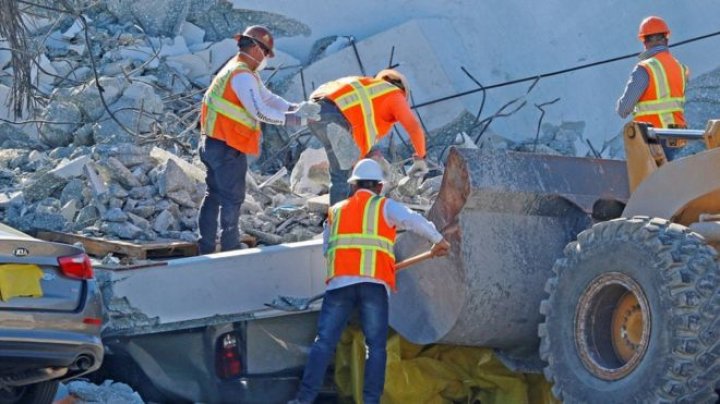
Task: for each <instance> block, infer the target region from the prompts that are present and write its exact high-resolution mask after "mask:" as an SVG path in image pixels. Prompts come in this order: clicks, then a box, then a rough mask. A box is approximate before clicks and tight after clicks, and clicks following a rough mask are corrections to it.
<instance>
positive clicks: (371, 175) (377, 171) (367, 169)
mask: <svg viewBox="0 0 720 404" xmlns="http://www.w3.org/2000/svg"><path fill="white" fill-rule="evenodd" d="M359 180H366V181H378V182H382V181H383V172H382V168H380V164H378V163H377V161H375V160H373V159H362V160H360V161H358V162H357V164H355V168H353V172H352V176H351V177H350V178H349V179H348V181H347V182H348V183H350V184H354V183H355V182H356V181H359Z"/></svg>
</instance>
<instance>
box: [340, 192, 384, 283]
mask: <svg viewBox="0 0 720 404" xmlns="http://www.w3.org/2000/svg"><path fill="white" fill-rule="evenodd" d="M386 200H387V199H386V198H384V197H381V196H377V195H375V194H373V193H372V192H366V191H359V192H356V193H355V194H354V195H353V196H351V197H350V198H348V199H346V200H344V201H342V202H339V203H336V204H335V205H334V206H332V207H331V208H330V212H329V215H328V225H329V226H330V237H329V239H328V250H327V279H326V282H329V281H330V279H332V278H334V277H336V276H367V277H372V278H375V279H379V280H381V281H383V282H385V283H386V284H387V285H388V286H390V287H391V288H392V289H393V290H395V254H394V253H393V246H394V245H395V227H391V226H390V225H389V224H388V223H387V222H386V221H385V216H384V215H383V209H384V208H385V202H386Z"/></svg>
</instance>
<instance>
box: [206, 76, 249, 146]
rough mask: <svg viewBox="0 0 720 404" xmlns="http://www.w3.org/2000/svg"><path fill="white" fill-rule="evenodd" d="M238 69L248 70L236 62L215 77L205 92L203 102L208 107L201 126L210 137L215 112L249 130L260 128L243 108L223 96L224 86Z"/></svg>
mask: <svg viewBox="0 0 720 404" xmlns="http://www.w3.org/2000/svg"><path fill="white" fill-rule="evenodd" d="M238 71H248V72H249V71H250V69H248V67H247V65H245V64H244V63H240V64H238V66H237V67H235V68H234V69H226V70H225V71H224V72H223V74H222V76H219V77H217V79H216V80H217V81H216V82H214V83H213V85H212V88H211V89H210V91H208V92H206V93H205V96H204V97H203V103H204V104H205V106H207V109H208V112H207V116H206V117H205V124H204V125H203V127H204V128H205V132H206V133H205V134H206V135H208V136H210V137H212V135H213V133H214V130H215V121H216V120H217V114H221V115H223V116H225V117H227V118H229V119H231V120H233V121H234V122H237V123H239V124H241V125H243V126H245V127H247V128H248V129H250V130H253V131H256V130H259V129H260V123H259V122H258V121H257V120H256V119H255V117H253V116H252V115H250V113H249V112H247V110H246V109H245V108H243V107H241V106H239V105H235V104H233V103H232V102H230V101H228V100H226V99H225V98H224V97H223V94H224V93H225V87H226V86H227V85H228V84H229V83H230V79H231V77H232V76H233V74H234V73H235V72H238Z"/></svg>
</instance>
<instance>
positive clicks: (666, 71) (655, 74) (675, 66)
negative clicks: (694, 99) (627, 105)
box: [633, 51, 687, 128]
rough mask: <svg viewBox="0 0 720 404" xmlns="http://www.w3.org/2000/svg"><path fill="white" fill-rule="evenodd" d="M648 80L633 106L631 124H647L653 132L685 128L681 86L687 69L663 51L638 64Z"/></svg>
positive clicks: (683, 97) (683, 91) (683, 93)
mask: <svg viewBox="0 0 720 404" xmlns="http://www.w3.org/2000/svg"><path fill="white" fill-rule="evenodd" d="M639 65H640V66H642V67H643V68H644V69H645V70H646V71H647V73H648V77H649V78H650V80H649V82H648V86H647V88H646V89H645V92H644V93H643V94H642V96H641V97H640V100H639V101H638V103H637V104H636V105H635V110H634V112H633V117H634V119H633V120H634V121H635V122H647V123H650V124H651V125H652V126H653V127H656V128H667V127H670V125H674V126H677V127H683V128H684V127H685V115H684V114H683V110H684V108H685V82H686V78H687V67H685V66H684V65H683V64H681V63H680V62H678V61H677V60H676V59H675V58H674V57H672V55H670V52H669V51H663V52H660V53H658V54H656V55H655V56H653V57H651V58H649V59H645V60H643V61H641V62H640V63H639Z"/></svg>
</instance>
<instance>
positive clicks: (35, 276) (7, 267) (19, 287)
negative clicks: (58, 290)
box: [0, 264, 43, 302]
mask: <svg viewBox="0 0 720 404" xmlns="http://www.w3.org/2000/svg"><path fill="white" fill-rule="evenodd" d="M42 276H43V271H42V270H41V269H40V267H39V266H37V265H21V264H2V265H0V300H2V301H4V302H7V301H8V300H10V299H12V298H13V297H18V296H29V297H41V296H42V294H43V292H42V288H41V287H40V279H41V278H42Z"/></svg>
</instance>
